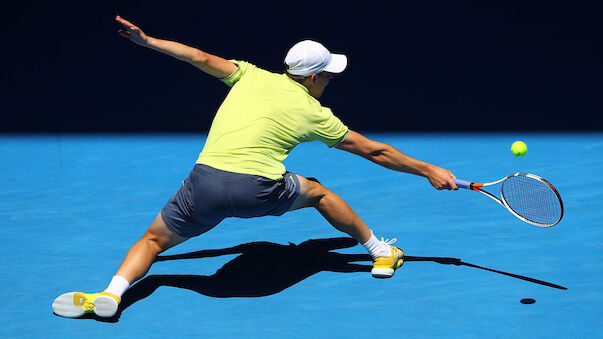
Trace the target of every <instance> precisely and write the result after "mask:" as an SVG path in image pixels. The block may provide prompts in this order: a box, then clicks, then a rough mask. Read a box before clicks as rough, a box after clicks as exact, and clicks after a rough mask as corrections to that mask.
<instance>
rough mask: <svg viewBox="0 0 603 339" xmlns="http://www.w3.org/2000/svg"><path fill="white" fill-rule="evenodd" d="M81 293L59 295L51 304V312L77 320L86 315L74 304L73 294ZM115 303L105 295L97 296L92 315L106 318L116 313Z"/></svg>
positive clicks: (79, 306)
mask: <svg viewBox="0 0 603 339" xmlns="http://www.w3.org/2000/svg"><path fill="white" fill-rule="evenodd" d="M76 293H81V292H69V293H65V294H61V295H60V296H59V297H58V298H56V299H55V300H54V302H53V303H52V310H53V311H54V313H55V314H56V315H59V316H61V317H66V318H78V317H81V316H82V315H84V314H85V313H86V310H85V309H84V306H81V305H76V304H75V301H74V300H75V299H74V298H75V294H76ZM117 306H118V304H117V301H115V299H113V298H111V297H110V296H107V295H99V296H98V297H96V299H94V314H96V315H98V316H99V317H103V318H107V317H111V316H113V315H115V313H116V312H117Z"/></svg>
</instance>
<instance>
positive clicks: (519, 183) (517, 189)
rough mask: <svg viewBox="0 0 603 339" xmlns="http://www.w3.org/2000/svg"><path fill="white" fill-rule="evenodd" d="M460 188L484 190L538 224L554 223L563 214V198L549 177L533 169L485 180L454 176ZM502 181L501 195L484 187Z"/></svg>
mask: <svg viewBox="0 0 603 339" xmlns="http://www.w3.org/2000/svg"><path fill="white" fill-rule="evenodd" d="M454 183H455V184H456V185H457V186H458V187H459V188H464V189H468V190H472V191H477V192H480V193H482V194H484V195H486V196H488V197H490V198H492V200H494V201H496V202H497V203H499V204H500V205H501V206H503V207H504V208H506V209H508V210H509V211H510V212H511V213H512V214H513V215H514V216H516V217H518V218H519V219H520V220H522V221H525V222H527V223H528V224H532V225H534V226H541V227H550V226H555V225H557V224H558V223H559V222H560V221H561V218H563V201H562V200H561V195H559V192H557V190H556V189H555V187H553V185H551V184H550V183H549V182H548V181H546V180H544V179H543V178H541V177H539V176H537V175H534V174H529V173H514V174H511V175H508V176H506V177H504V178H502V179H500V180H497V181H493V182H489V183H485V184H481V183H474V182H469V181H465V180H460V179H454ZM496 184H500V195H501V198H500V199H499V198H497V197H496V196H494V195H493V194H492V193H490V192H487V191H484V190H483V187H486V186H493V185H496Z"/></svg>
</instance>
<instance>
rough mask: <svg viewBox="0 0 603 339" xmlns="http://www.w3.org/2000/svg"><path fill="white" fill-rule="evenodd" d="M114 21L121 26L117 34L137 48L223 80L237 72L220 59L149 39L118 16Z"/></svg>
mask: <svg viewBox="0 0 603 339" xmlns="http://www.w3.org/2000/svg"><path fill="white" fill-rule="evenodd" d="M115 20H116V21H117V22H119V23H120V24H121V25H122V26H123V29H121V30H120V31H119V34H120V35H121V36H123V37H124V38H128V39H130V40H131V41H132V42H134V43H135V44H137V45H139V46H143V47H147V48H150V49H152V50H155V51H158V52H161V53H163V54H167V55H169V56H172V57H174V58H176V59H178V60H182V61H185V62H188V63H190V64H191V65H193V66H195V67H197V68H199V69H200V70H202V71H203V72H205V73H207V74H209V75H212V76H215V77H217V78H220V79H223V78H226V77H228V76H229V75H231V74H232V73H234V72H235V71H236V70H237V67H238V66H237V65H235V64H234V63H232V62H230V61H228V60H226V59H224V58H222V57H219V56H216V55H213V54H210V53H207V52H204V51H202V50H200V49H197V48H194V47H191V46H187V45H185V44H181V43H179V42H176V41H170V40H163V39H158V38H154V37H151V36H149V35H147V34H145V33H144V32H143V31H142V29H140V27H138V26H136V25H134V24H133V23H131V22H129V21H127V20H125V19H123V18H122V17H120V16H117V17H115Z"/></svg>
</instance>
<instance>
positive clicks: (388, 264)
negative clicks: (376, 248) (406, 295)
mask: <svg viewBox="0 0 603 339" xmlns="http://www.w3.org/2000/svg"><path fill="white" fill-rule="evenodd" d="M394 241H395V239H394V240H392V241H389V240H387V241H385V243H386V244H387V245H390V244H391V243H393V242H394ZM389 248H390V250H391V253H392V254H391V256H389V257H378V258H376V259H375V260H373V269H372V270H371V274H372V275H373V277H375V278H391V277H392V276H393V275H394V272H395V271H396V270H397V269H398V268H400V266H402V264H403V263H404V252H403V251H402V250H401V249H399V248H397V247H395V246H389Z"/></svg>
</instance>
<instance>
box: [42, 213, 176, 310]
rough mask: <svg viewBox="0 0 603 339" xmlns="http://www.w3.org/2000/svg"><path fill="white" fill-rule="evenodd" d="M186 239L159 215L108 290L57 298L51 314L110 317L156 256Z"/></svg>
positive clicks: (65, 295) (131, 252) (130, 252)
mask: <svg viewBox="0 0 603 339" xmlns="http://www.w3.org/2000/svg"><path fill="white" fill-rule="evenodd" d="M186 239H188V238H184V237H181V236H179V235H178V234H176V233H174V232H173V231H172V230H170V229H169V228H168V227H167V226H166V224H165V222H164V221H163V218H162V217H161V212H160V213H159V214H158V215H157V218H155V221H153V223H152V224H151V226H149V229H148V230H147V231H146V233H145V234H144V235H143V236H142V238H141V239H140V240H138V241H137V242H136V243H135V244H134V245H133V246H132V247H131V248H130V250H129V251H128V253H127V254H126V257H125V259H124V260H123V262H122V264H121V266H120V267H119V270H118V271H117V274H116V275H115V277H113V280H112V281H111V283H110V284H109V287H108V288H107V289H106V290H105V291H104V292H100V293H83V292H69V293H65V294H62V295H60V296H59V297H58V298H56V299H55V301H54V302H53V303H52V309H53V311H54V313H55V314H57V315H60V316H63V317H68V318H77V317H80V316H82V315H84V314H86V313H95V314H96V315H98V316H101V317H111V316H113V315H114V314H115V313H116V312H117V309H118V306H119V302H120V298H121V295H122V294H123V293H124V292H125V290H126V289H127V288H128V287H129V286H130V285H131V284H132V283H133V282H134V281H136V280H138V279H140V278H141V277H142V276H144V275H145V274H146V273H147V272H148V270H149V268H150V267H151V265H152V264H153V261H154V260H155V257H156V256H157V254H159V253H161V252H163V251H165V250H167V249H168V248H170V247H173V246H175V245H177V244H180V243H182V242H183V241H185V240H186Z"/></svg>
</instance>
